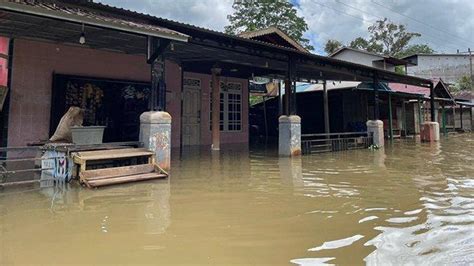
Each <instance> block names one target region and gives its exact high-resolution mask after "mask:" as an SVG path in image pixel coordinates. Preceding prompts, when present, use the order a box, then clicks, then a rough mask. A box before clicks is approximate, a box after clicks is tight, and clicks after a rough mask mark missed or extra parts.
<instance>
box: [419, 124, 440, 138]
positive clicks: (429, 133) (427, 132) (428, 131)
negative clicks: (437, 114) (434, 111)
mask: <svg viewBox="0 0 474 266" xmlns="http://www.w3.org/2000/svg"><path fill="white" fill-rule="evenodd" d="M420 137H421V141H427V142H434V141H439V123H438V122H424V123H423V124H422V125H421V133H420Z"/></svg>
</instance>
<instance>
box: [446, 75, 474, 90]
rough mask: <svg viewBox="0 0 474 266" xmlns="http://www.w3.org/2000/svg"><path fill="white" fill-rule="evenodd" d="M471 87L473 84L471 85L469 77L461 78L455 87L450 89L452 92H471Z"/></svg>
mask: <svg viewBox="0 0 474 266" xmlns="http://www.w3.org/2000/svg"><path fill="white" fill-rule="evenodd" d="M473 85H474V84H472V80H471V78H469V76H462V77H461V78H460V79H459V80H458V82H456V85H455V86H451V87H450V89H451V90H452V92H458V91H471V90H472V89H473V88H474V87H473Z"/></svg>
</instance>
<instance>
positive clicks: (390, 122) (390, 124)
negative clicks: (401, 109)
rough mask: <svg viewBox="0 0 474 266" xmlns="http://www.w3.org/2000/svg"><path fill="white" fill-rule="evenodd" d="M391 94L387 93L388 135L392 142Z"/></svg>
mask: <svg viewBox="0 0 474 266" xmlns="http://www.w3.org/2000/svg"><path fill="white" fill-rule="evenodd" d="M392 116H393V115H392V94H391V93H390V92H389V93H388V134H389V136H390V141H393V117H392Z"/></svg>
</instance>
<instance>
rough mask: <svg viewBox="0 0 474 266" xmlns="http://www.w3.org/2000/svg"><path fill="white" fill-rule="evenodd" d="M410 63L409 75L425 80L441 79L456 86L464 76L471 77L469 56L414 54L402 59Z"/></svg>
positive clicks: (459, 54)
mask: <svg viewBox="0 0 474 266" xmlns="http://www.w3.org/2000/svg"><path fill="white" fill-rule="evenodd" d="M402 59H403V60H406V61H408V62H410V63H411V64H410V65H408V66H407V74H408V75H411V76H416V77H423V78H427V79H430V78H441V79H443V80H444V81H445V82H446V83H448V84H454V83H456V82H458V81H459V79H460V78H461V77H463V76H467V77H469V76H470V75H471V74H472V73H471V61H470V60H472V59H471V58H470V56H469V55H468V54H461V53H457V54H414V55H410V56H406V57H404V58H402Z"/></svg>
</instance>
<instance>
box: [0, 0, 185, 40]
mask: <svg viewBox="0 0 474 266" xmlns="http://www.w3.org/2000/svg"><path fill="white" fill-rule="evenodd" d="M90 5H93V6H103V5H102V4H98V3H92V2H90V1H80V0H75V1H74V0H41V1H40V0H3V1H0V9H3V10H7V11H13V12H18V13H25V14H30V15H37V16H43V17H49V18H53V19H60V20H64V21H69V22H76V23H82V24H86V25H91V26H98V27H103V28H108V29H114V30H119V31H123V32H128V33H135V34H141V35H147V36H153V37H160V38H165V39H171V40H175V41H184V42H185V41H187V39H188V37H189V36H188V35H186V34H183V33H180V32H178V31H175V30H171V29H168V28H165V27H161V26H157V25H154V24H151V23H149V22H147V21H145V20H142V19H139V18H137V17H136V16H124V15H122V14H113V13H111V12H104V10H101V9H96V8H89V6H90ZM130 12H131V11H130Z"/></svg>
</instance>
